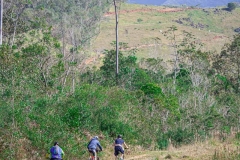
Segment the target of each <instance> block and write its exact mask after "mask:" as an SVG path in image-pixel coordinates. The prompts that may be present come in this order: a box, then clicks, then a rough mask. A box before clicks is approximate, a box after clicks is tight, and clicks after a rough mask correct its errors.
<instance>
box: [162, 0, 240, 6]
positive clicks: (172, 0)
mask: <svg viewBox="0 0 240 160" xmlns="http://www.w3.org/2000/svg"><path fill="white" fill-rule="evenodd" d="M229 2H233V0H218V1H216V0H167V1H165V2H164V3H163V4H162V5H187V6H199V7H217V6H226V5H227V4H228V3H229ZM235 2H240V0H235Z"/></svg>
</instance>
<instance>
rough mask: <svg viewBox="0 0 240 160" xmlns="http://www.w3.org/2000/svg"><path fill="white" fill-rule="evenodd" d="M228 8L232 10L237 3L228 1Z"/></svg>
mask: <svg viewBox="0 0 240 160" xmlns="http://www.w3.org/2000/svg"><path fill="white" fill-rule="evenodd" d="M227 6H228V10H229V11H232V10H234V9H236V8H237V5H236V3H233V2H231V3H228V5H227Z"/></svg>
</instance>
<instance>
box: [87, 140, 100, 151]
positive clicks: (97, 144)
mask: <svg viewBox="0 0 240 160" xmlns="http://www.w3.org/2000/svg"><path fill="white" fill-rule="evenodd" d="M97 147H99V149H100V150H102V146H101V145H100V142H99V141H98V140H97V139H95V138H93V139H91V141H90V142H89V143H88V146H87V148H88V149H93V150H96V149H97Z"/></svg>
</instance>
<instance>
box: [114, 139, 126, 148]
mask: <svg viewBox="0 0 240 160" xmlns="http://www.w3.org/2000/svg"><path fill="white" fill-rule="evenodd" d="M115 144H119V145H121V146H122V145H123V144H124V140H123V139H122V138H118V139H116V140H115Z"/></svg>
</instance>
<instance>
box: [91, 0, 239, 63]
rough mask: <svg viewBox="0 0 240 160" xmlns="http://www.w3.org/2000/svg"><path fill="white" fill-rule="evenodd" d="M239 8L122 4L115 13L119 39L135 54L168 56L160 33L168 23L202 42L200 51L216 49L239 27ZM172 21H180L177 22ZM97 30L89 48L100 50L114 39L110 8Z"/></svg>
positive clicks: (105, 47)
mask: <svg viewBox="0 0 240 160" xmlns="http://www.w3.org/2000/svg"><path fill="white" fill-rule="evenodd" d="M239 15H240V8H237V9H235V10H234V11H232V12H229V11H226V10H224V9H222V8H209V9H200V8H166V7H163V6H145V5H136V4H122V5H121V8H120V13H119V41H120V42H125V43H128V46H129V47H131V48H138V49H139V50H138V52H137V56H138V57H139V58H142V57H144V58H147V57H160V58H162V59H164V60H168V59H170V58H171V56H170V55H171V53H172V48H171V47H169V43H170V41H169V40H167V39H166V37H164V36H163V34H162V33H163V32H164V31H167V30H168V28H169V27H171V26H173V25H174V26H176V27H177V28H178V31H179V32H178V34H180V33H181V32H180V31H182V30H185V31H188V32H190V33H192V34H193V35H194V36H195V38H197V39H198V40H199V41H201V42H202V43H204V44H205V45H204V47H203V48H202V49H203V51H213V52H215V53H219V52H220V50H221V48H222V47H223V45H224V44H225V43H227V42H229V41H230V40H231V38H232V36H233V35H234V34H236V33H235V32H234V29H235V28H238V27H240V18H239ZM176 21H181V24H180V23H177V22H176ZM100 27H101V32H100V34H99V35H98V36H97V37H96V38H95V39H94V41H93V42H92V46H91V50H93V51H95V52H96V51H98V52H101V51H103V50H104V49H111V48H112V46H111V45H110V43H111V42H112V41H114V40H115V16H114V11H113V9H111V10H110V11H109V12H108V13H106V14H105V16H104V18H103V20H102V22H101V24H100Z"/></svg>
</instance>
